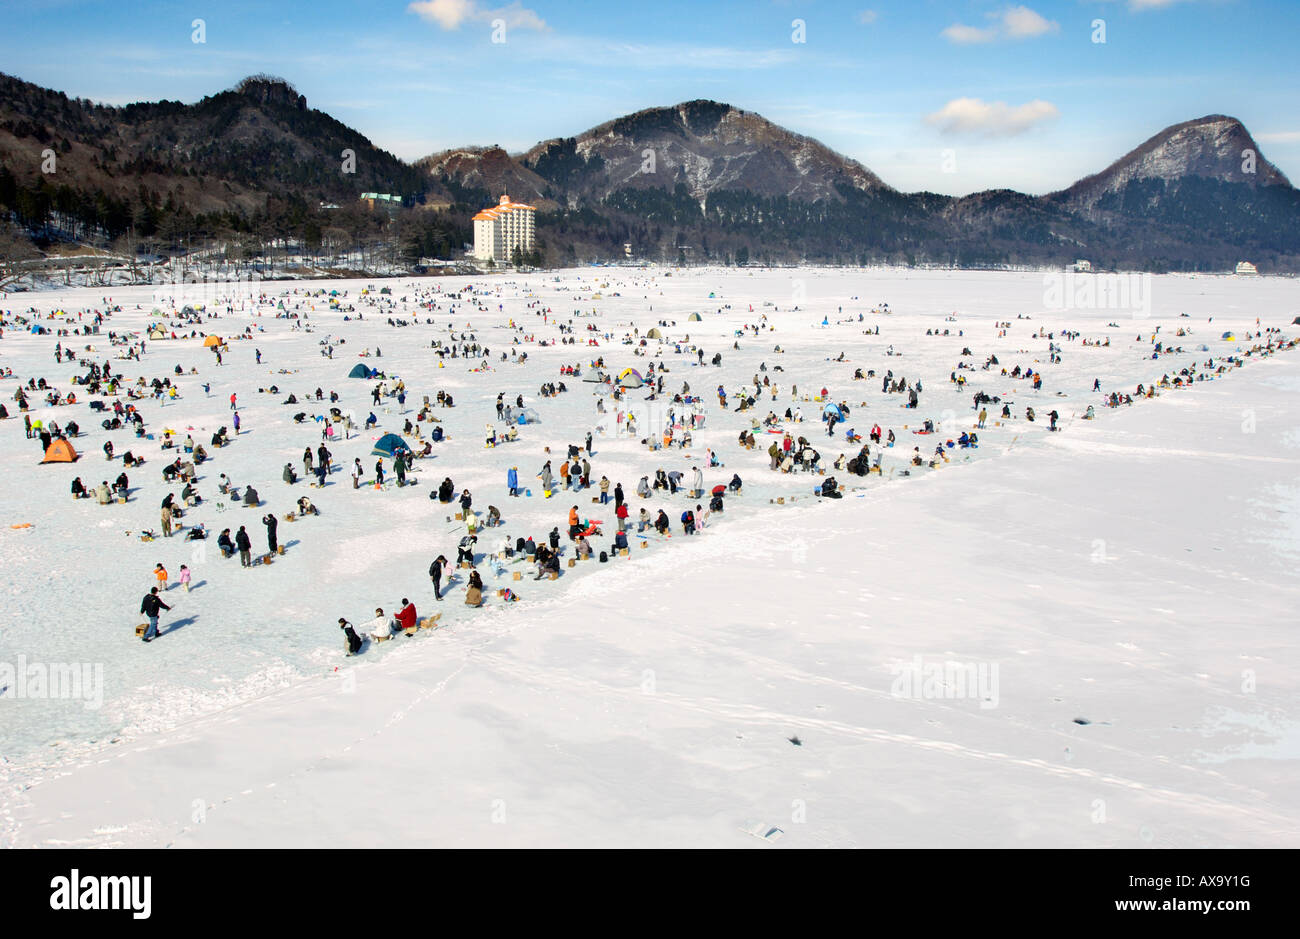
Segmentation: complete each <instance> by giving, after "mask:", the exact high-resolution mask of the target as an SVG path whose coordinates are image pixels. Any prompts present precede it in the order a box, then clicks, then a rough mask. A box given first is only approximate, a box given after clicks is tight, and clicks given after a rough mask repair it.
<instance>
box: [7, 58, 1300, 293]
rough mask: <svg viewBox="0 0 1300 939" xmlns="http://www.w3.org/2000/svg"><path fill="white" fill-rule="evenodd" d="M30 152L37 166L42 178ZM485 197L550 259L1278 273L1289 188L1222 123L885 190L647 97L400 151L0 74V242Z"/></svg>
mask: <svg viewBox="0 0 1300 939" xmlns="http://www.w3.org/2000/svg"><path fill="white" fill-rule="evenodd" d="M347 151H350V153H351V155H352V157H353V159H354V165H352V166H347V167H345V164H344V153H345V152H347ZM51 153H52V155H53V157H54V161H55V163H56V164H57V168H56V169H55V171H54V172H52V173H51V172H42V167H43V163H45V164H48V157H49V156H50V155H51ZM346 169H352V170H353V171H352V172H347V171H345V170H346ZM1252 170H1253V172H1252ZM366 191H377V192H382V193H391V194H395V195H398V196H401V197H402V203H401V204H402V206H403V208H401V209H400V210H395V211H387V212H386V211H383V210H382V209H380V210H376V209H375V208H374V207H373V205H363V204H361V203H359V196H360V195H361V193H362V192H366ZM502 193H509V194H510V195H511V196H512V197H513V198H515V199H517V200H521V201H526V202H529V203H530V204H533V205H535V206H536V207H537V209H538V217H537V225H538V239H539V248H540V250H541V254H542V255H543V257H544V259H545V261H546V263H549V264H565V263H577V262H582V261H591V260H601V259H613V258H621V257H623V256H624V255H625V251H626V250H627V249H628V248H630V250H631V253H632V256H633V257H636V258H646V259H650V260H659V261H668V262H700V261H710V262H726V263H747V262H749V261H759V262H763V263H787V262H797V261H816V262H823V263H840V264H866V263H875V262H887V263H900V264H916V263H929V264H947V265H955V266H960V267H987V266H1005V265H1024V266H1056V265H1065V264H1068V263H1070V262H1072V261H1073V260H1074V259H1075V258H1088V259H1090V260H1091V261H1092V262H1093V265H1094V267H1095V268H1099V269H1118V268H1137V269H1145V270H1157V271H1161V270H1192V271H1195V270H1205V271H1211V270H1229V269H1231V268H1232V265H1233V264H1235V262H1236V261H1238V260H1242V259H1247V260H1251V261H1254V262H1256V263H1257V264H1258V265H1259V266H1260V268H1261V270H1264V271H1296V272H1300V193H1298V192H1297V190H1296V189H1295V188H1294V187H1292V185H1291V183H1290V181H1289V180H1288V179H1287V178H1286V176H1285V175H1284V174H1282V173H1281V172H1280V171H1279V170H1278V169H1277V168H1276V167H1275V166H1273V165H1272V164H1271V163H1269V162H1268V161H1267V160H1266V159H1265V158H1264V156H1263V153H1262V152H1261V151H1260V149H1259V146H1258V144H1257V143H1256V141H1255V140H1254V139H1253V138H1252V137H1251V136H1250V134H1249V132H1248V131H1247V130H1246V128H1245V127H1244V126H1243V125H1242V124H1241V122H1239V121H1237V120H1235V119H1233V118H1231V117H1226V116H1224V115H1211V116H1209V117H1204V118H1200V119H1198V120H1194V121H1188V122H1185V123H1182V124H1177V125H1175V126H1173V127H1169V128H1167V129H1165V130H1163V131H1160V132H1159V133H1158V134H1156V135H1155V136H1153V137H1152V138H1150V139H1149V140H1147V141H1146V142H1145V143H1143V144H1142V145H1141V146H1139V147H1137V148H1136V149H1134V150H1133V151H1131V152H1130V153H1128V154H1126V155H1125V156H1123V157H1121V158H1120V159H1119V160H1117V161H1116V162H1114V163H1113V164H1111V165H1110V166H1109V167H1107V168H1106V169H1105V170H1103V171H1101V172H1100V173H1097V174H1095V175H1092V176H1089V177H1087V178H1085V179H1081V180H1079V182H1077V183H1075V184H1074V185H1073V186H1071V187H1069V188H1067V189H1064V190H1061V191H1060V192H1055V193H1051V194H1048V195H1045V196H1030V195H1026V194H1023V193H1018V192H1014V191H1011V190H991V191H988V192H979V193H973V194H971V195H969V196H964V197H961V198H956V197H952V196H944V195H939V194H936V193H929V192H919V193H905V192H900V191H898V190H896V189H894V188H892V187H891V186H889V185H887V184H886V183H885V182H884V181H883V180H881V179H880V178H879V177H878V176H877V175H876V174H875V173H873V172H872V171H871V170H870V169H868V168H867V167H865V166H863V165H862V164H861V163H858V162H857V161H855V160H852V159H849V158H847V157H845V156H843V155H841V154H838V153H836V152H834V151H833V150H831V149H829V148H828V147H826V146H824V145H823V144H821V143H819V142H817V141H816V140H813V139H812V138H809V137H805V136H801V135H799V134H795V133H792V132H791V131H788V130H786V129H784V128H782V127H779V126H777V125H776V124H773V123H772V122H770V121H768V120H766V119H764V118H763V117H761V116H759V115H757V114H754V113H752V112H748V111H744V110H741V109H739V108H735V107H732V106H731V105H729V104H724V103H720V102H716V101H707V100H695V101H687V102H683V103H681V104H677V105H673V106H671V107H657V108H648V109H646V110H642V111H638V112H636V113H634V114H630V115H627V116H625V117H620V118H617V119H615V120H612V121H608V122H606V123H603V124H600V125H599V126H597V127H593V128H592V129H590V130H588V131H585V132H584V133H581V134H578V135H577V136H575V137H564V138H553V139H550V140H545V141H542V142H540V143H538V144H537V145H535V146H534V147H532V148H531V149H529V150H527V151H526V152H523V153H519V154H514V155H511V154H509V153H507V152H506V151H505V150H503V149H501V148H500V147H496V146H490V147H464V148H458V149H452V150H447V151H444V152H442V153H437V154H433V155H431V156H428V157H425V158H424V159H421V160H418V161H416V162H415V163H406V162H403V161H402V160H399V159H397V158H396V157H395V156H393V155H392V154H390V153H388V152H386V151H384V150H382V149H381V148H379V147H378V146H376V145H375V144H373V143H372V142H371V141H369V140H368V139H366V138H365V137H364V136H363V135H361V134H359V133H358V132H356V131H354V130H352V129H351V128H349V127H347V126H346V125H344V124H342V123H340V122H339V121H336V120H335V119H334V118H332V117H330V116H329V115H328V114H325V113H323V112H321V111H318V110H312V109H311V108H309V107H308V104H307V101H306V99H305V98H304V97H303V96H302V95H301V94H299V93H298V91H297V90H296V89H295V88H294V87H293V86H292V85H290V84H289V83H288V82H286V81H284V80H283V79H276V78H272V77H269V76H264V75H259V76H252V77H250V78H248V79H245V80H244V81H242V82H240V83H239V84H238V85H237V86H236V87H234V88H232V89H229V90H227V91H223V92H220V93H218V94H215V95H212V96H210V97H207V98H204V99H203V100H201V101H199V102H197V103H195V104H190V105H186V104H182V103H180V102H175V101H160V102H155V103H142V104H132V105H128V106H126V107H108V106H105V105H99V104H93V103H91V102H90V101H86V100H78V99H70V98H68V97H67V96H66V95H64V94H62V93H61V92H57V91H51V90H48V89H44V88H40V87H38V86H36V85H32V84H30V83H28V82H24V81H21V80H20V79H17V78H12V77H9V76H5V75H0V244H4V243H9V244H13V243H14V237H15V235H17V236H23V235H25V236H26V237H27V238H30V239H31V240H33V241H34V243H35V244H36V245H38V246H42V247H50V246H54V245H57V244H58V243H59V242H75V243H78V244H82V243H89V244H99V243H104V242H107V241H109V240H112V239H116V238H120V237H126V238H127V239H128V240H129V241H131V242H132V245H130V246H128V247H129V248H130V249H131V250H136V251H137V252H140V251H146V252H151V253H152V254H153V255H155V256H156V255H158V254H162V255H166V254H184V253H186V252H188V251H189V250H191V248H192V247H193V246H195V245H199V246H203V245H230V244H234V245H235V246H236V248H237V252H238V253H239V254H240V255H242V256H243V257H254V258H256V257H262V256H265V255H266V254H267V253H268V252H269V253H270V254H271V256H272V257H274V252H275V249H276V246H277V245H281V249H282V248H283V246H282V244H281V242H282V241H283V240H284V239H291V240H293V241H295V242H296V243H298V244H300V245H301V246H305V247H306V249H308V250H310V251H317V250H319V251H320V252H321V253H322V254H330V255H333V254H334V253H336V252H338V251H340V250H344V249H348V250H352V251H354V252H355V251H365V252H369V253H370V255H371V256H372V257H373V256H375V254H374V253H375V252H376V251H381V252H382V253H383V257H384V258H385V259H386V263H387V264H388V265H392V264H395V263H397V262H398V260H399V255H400V257H402V258H405V259H406V260H407V261H408V262H409V263H411V264H414V263H416V262H417V261H418V260H419V259H420V258H423V257H440V258H458V257H460V256H461V251H462V245H463V244H464V243H465V242H467V241H469V240H470V238H471V231H470V223H469V219H470V217H471V216H472V215H473V213H474V212H476V211H478V210H479V209H481V208H482V207H484V206H485V205H490V204H493V203H495V201H496V200H497V198H498V197H499V196H500V195H501V194H502ZM383 208H387V209H389V210H393V209H394V205H393V204H383ZM430 210H432V211H430ZM6 227H7V228H10V229H12V231H11V232H10V233H6V232H5V231H3V230H2V229H5V228H6ZM136 239H143V240H144V241H145V242H147V244H145V245H144V246H140V245H136V244H135V241H136ZM222 250H223V251H224V250H226V249H225V248H223V249H222ZM281 253H284V252H283V250H282V251H281Z"/></svg>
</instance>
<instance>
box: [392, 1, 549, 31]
mask: <svg viewBox="0 0 1300 939" xmlns="http://www.w3.org/2000/svg"><path fill="white" fill-rule="evenodd" d="M407 9H408V10H410V11H411V12H412V13H415V14H416V15H417V16H419V17H420V18H421V19H423V20H428V21H429V22H432V23H437V24H438V25H439V26H440V27H442V28H443V29H460V27H461V26H462V25H463V24H465V23H470V22H475V23H484V22H491V21H492V20H498V19H500V20H505V23H506V26H507V27H510V28H513V29H536V30H545V29H547V28H548V27H547V25H546V21H545V20H543V19H542V18H541V17H540V16H538V15H537V12H536V11H535V10H530V9H528V8H527V7H525V6H524V5H523V4H522V3H520V2H519V0H515V2H514V3H511V4H510V5H509V6H504V7H500V8H498V9H495V10H494V9H489V8H487V7H483V6H480V5H479V3H478V0H415V2H414V3H411V4H410V5H409V6H407Z"/></svg>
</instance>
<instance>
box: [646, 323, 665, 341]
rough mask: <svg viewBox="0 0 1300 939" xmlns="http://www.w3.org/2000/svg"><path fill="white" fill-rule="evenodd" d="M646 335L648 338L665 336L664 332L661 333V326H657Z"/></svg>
mask: <svg viewBox="0 0 1300 939" xmlns="http://www.w3.org/2000/svg"><path fill="white" fill-rule="evenodd" d="M645 337H646V338H647V339H662V338H664V334H663V333H661V332H660V331H659V327H658V326H656V327H655V328H654V329H652V330H650V332H648V333H646V334H645Z"/></svg>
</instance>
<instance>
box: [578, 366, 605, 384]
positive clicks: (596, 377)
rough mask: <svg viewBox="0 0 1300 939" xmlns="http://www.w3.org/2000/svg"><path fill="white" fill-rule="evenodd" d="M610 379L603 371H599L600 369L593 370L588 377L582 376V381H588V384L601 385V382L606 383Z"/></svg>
mask: <svg viewBox="0 0 1300 939" xmlns="http://www.w3.org/2000/svg"><path fill="white" fill-rule="evenodd" d="M608 379H609V376H608V375H606V374H605V373H604V372H602V371H601V370H600V369H598V368H593V369H592V370H591V371H589V372H588V373H587V374H586V375H584V376H582V380H583V381H588V382H597V383H599V382H604V381H606V380H608Z"/></svg>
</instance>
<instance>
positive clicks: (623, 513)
mask: <svg viewBox="0 0 1300 939" xmlns="http://www.w3.org/2000/svg"><path fill="white" fill-rule="evenodd" d="M614 514H615V515H617V516H618V530H619V531H622V530H623V529H625V528H626V527H627V503H626V502H622V503H619V506H618V508H616V509H615V510H614Z"/></svg>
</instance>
